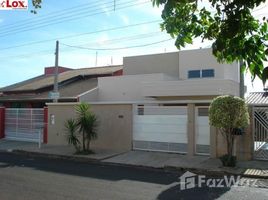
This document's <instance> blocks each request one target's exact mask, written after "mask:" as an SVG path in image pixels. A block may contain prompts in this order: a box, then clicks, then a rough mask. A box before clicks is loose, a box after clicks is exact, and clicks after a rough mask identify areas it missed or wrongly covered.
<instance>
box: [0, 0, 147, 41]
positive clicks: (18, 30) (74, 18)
mask: <svg viewBox="0 0 268 200" xmlns="http://www.w3.org/2000/svg"><path fill="white" fill-rule="evenodd" d="M148 2H149V1H146V2H142V3H134V4H131V5H127V6H121V7H117V10H122V9H125V8H129V7H133V6H137V5H142V4H145V3H148ZM108 11H113V8H112V9H110V10H108ZM106 12H107V11H100V12H96V13H91V14H85V15H81V14H80V16H77V15H76V14H75V15H70V16H68V17H65V18H64V19H62V18H59V19H58V21H57V19H55V20H53V22H52V23H47V22H44V23H39V24H37V26H34V25H33V26H31V27H29V28H27V27H25V28H18V29H14V30H10V31H5V32H2V33H0V37H5V36H10V35H11V34H17V33H21V32H25V31H29V30H35V29H38V28H42V27H46V26H50V25H55V24H59V23H63V22H65V21H73V20H76V19H80V18H83V17H89V16H94V15H98V14H103V13H106ZM86 13H88V11H87V12H86Z"/></svg>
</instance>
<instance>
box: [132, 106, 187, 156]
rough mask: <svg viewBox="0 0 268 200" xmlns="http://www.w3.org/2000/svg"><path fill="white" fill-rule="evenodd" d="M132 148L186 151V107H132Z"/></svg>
mask: <svg viewBox="0 0 268 200" xmlns="http://www.w3.org/2000/svg"><path fill="white" fill-rule="evenodd" d="M133 149H136V150H150V151H165V152H179V153H186V152H187V107H186V106H149V105H148V106H147V105H139V106H135V107H134V120H133Z"/></svg>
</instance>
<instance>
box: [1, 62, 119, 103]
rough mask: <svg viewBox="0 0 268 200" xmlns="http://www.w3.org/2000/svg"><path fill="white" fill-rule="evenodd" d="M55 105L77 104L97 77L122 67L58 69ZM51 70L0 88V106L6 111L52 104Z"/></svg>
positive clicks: (48, 68)
mask: <svg viewBox="0 0 268 200" xmlns="http://www.w3.org/2000/svg"><path fill="white" fill-rule="evenodd" d="M58 71H59V76H58V84H59V93H60V98H59V99H58V101H59V102H79V101H81V99H83V96H84V95H86V93H87V92H88V91H90V90H91V89H94V88H96V87H97V78H98V77H105V76H116V75H121V74H122V66H108V67H94V68H81V69H70V68H65V67H59V69H58ZM53 88H54V67H46V68H45V73H44V74H43V75H41V76H38V77H34V78H32V79H29V80H26V81H23V82H20V83H17V84H14V85H10V86H7V87H4V88H1V89H0V105H1V106H4V107H6V108H43V107H44V106H45V104H46V103H48V102H52V99H51V98H50V97H49V93H50V92H52V91H53Z"/></svg>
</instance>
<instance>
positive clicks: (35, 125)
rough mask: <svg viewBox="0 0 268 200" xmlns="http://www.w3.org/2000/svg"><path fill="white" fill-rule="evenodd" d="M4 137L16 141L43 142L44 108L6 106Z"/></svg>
mask: <svg viewBox="0 0 268 200" xmlns="http://www.w3.org/2000/svg"><path fill="white" fill-rule="evenodd" d="M5 113H6V114H5V138H6V139H11V140H18V141H34V142H38V141H39V137H40V139H41V141H42V142H43V128H44V110H43V109H28V108H7V109H6V111H5Z"/></svg>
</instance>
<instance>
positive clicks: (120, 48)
mask: <svg viewBox="0 0 268 200" xmlns="http://www.w3.org/2000/svg"><path fill="white" fill-rule="evenodd" d="M170 40H172V38H170V39H166V40H161V41H157V42H153V43H147V44H142V45H134V46H128V47H119V48H89V47H82V46H75V45H68V44H64V43H60V44H61V45H64V46H67V47H71V48H77V49H85V50H92V51H111V50H113V51H115V50H123V49H132V48H139V47H146V46H151V45H154V44H159V43H163V42H167V41H170Z"/></svg>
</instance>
